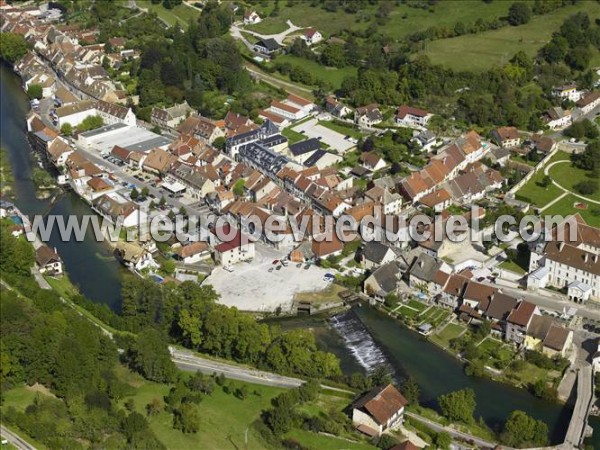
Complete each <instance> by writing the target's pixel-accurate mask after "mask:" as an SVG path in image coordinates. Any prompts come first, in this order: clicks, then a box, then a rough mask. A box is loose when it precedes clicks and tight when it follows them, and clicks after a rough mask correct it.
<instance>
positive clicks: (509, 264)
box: [499, 260, 527, 275]
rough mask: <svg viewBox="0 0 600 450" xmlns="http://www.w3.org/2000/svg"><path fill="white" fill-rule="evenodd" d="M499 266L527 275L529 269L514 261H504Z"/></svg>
mask: <svg viewBox="0 0 600 450" xmlns="http://www.w3.org/2000/svg"><path fill="white" fill-rule="evenodd" d="M499 266H500V267H502V268H503V269H506V270H510V271H511V272H514V273H518V274H519V275H525V274H526V273H527V269H524V268H523V267H521V265H520V264H517V263H516V262H514V261H509V260H506V261H502V262H501V263H500V264H499Z"/></svg>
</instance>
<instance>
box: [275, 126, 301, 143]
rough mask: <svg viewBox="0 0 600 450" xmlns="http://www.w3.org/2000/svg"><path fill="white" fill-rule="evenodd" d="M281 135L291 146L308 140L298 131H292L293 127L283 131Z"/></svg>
mask: <svg viewBox="0 0 600 450" xmlns="http://www.w3.org/2000/svg"><path fill="white" fill-rule="evenodd" d="M281 134H283V135H284V136H285V137H286V138H287V139H288V143H289V144H295V143H296V142H300V141H303V140H304V139H306V136H304V135H303V134H302V133H298V132H297V131H294V130H292V127H287V128H284V129H283V130H281Z"/></svg>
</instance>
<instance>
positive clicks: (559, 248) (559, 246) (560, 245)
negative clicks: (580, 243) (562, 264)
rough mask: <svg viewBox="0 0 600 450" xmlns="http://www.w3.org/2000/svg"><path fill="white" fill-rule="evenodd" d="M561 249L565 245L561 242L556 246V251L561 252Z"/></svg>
mask: <svg viewBox="0 0 600 450" xmlns="http://www.w3.org/2000/svg"><path fill="white" fill-rule="evenodd" d="M563 248H565V243H564V242H561V243H560V244H558V251H559V252H562V250H563Z"/></svg>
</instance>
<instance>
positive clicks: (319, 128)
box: [292, 119, 356, 154]
mask: <svg viewBox="0 0 600 450" xmlns="http://www.w3.org/2000/svg"><path fill="white" fill-rule="evenodd" d="M292 130H294V131H297V132H298V133H303V134H304V135H305V136H306V137H307V138H319V139H320V140H321V142H324V143H325V144H327V145H329V147H331V149H333V150H337V151H338V152H339V153H341V154H344V153H346V152H347V151H348V150H350V149H351V148H352V147H354V146H355V145H356V144H355V143H354V142H352V141H350V140H348V139H346V136H344V135H343V134H340V133H338V132H337V131H333V130H330V129H329V128H325V127H324V126H323V125H319V122H318V121H317V119H311V120H309V121H307V122H303V123H301V124H300V125H297V126H295V127H293V128H292Z"/></svg>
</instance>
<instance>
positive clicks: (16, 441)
mask: <svg viewBox="0 0 600 450" xmlns="http://www.w3.org/2000/svg"><path fill="white" fill-rule="evenodd" d="M0 435H2V439H6V440H7V441H8V442H10V443H11V444H12V445H13V446H14V447H16V448H18V449H19V450H36V448H35V447H34V446H33V445H31V444H30V443H29V442H27V441H26V440H25V439H23V438H21V437H20V436H19V435H18V434H15V433H13V432H12V431H10V430H9V429H8V428H6V427H5V426H4V425H0Z"/></svg>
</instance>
